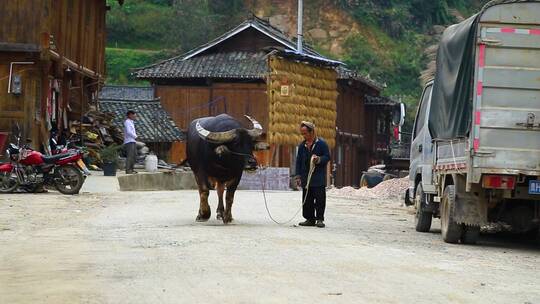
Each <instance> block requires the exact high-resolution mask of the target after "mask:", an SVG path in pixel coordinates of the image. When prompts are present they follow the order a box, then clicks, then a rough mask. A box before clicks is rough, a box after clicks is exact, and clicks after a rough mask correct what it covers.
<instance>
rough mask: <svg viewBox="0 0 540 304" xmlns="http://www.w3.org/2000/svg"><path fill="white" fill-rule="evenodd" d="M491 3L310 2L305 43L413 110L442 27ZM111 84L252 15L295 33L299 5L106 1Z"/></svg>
mask: <svg viewBox="0 0 540 304" xmlns="http://www.w3.org/2000/svg"><path fill="white" fill-rule="evenodd" d="M486 2H487V1H485V0H310V1H305V27H306V29H305V30H306V39H307V41H308V42H309V43H311V44H312V45H314V46H315V47H316V48H317V49H318V50H319V51H321V52H322V53H323V54H325V55H327V56H330V57H333V58H336V59H340V60H343V61H345V62H346V63H347V64H348V65H349V66H350V67H352V68H355V69H357V70H358V71H360V72H362V73H364V74H366V75H369V77H371V78H372V79H374V80H376V81H378V82H380V83H382V84H385V85H386V89H385V91H384V92H383V94H385V95H393V96H398V95H399V96H402V97H403V98H404V99H405V101H406V102H407V103H409V104H411V106H412V107H411V108H414V104H415V103H416V99H417V98H418V95H419V93H420V90H421V88H420V82H419V80H418V79H419V76H420V73H421V71H422V69H424V68H425V66H426V64H427V58H426V55H425V52H424V50H425V49H426V48H427V47H428V46H430V45H432V44H435V43H436V42H437V39H438V36H439V35H440V32H441V28H442V27H441V26H446V25H449V24H452V23H455V22H457V21H459V20H460V19H462V18H464V17H467V16H469V15H471V14H472V13H474V12H476V11H478V10H479V9H480V8H481V7H482V5H483V4H485V3H486ZM108 4H109V5H110V6H111V11H110V12H109V13H108V15H107V29H108V45H109V47H110V48H108V49H107V66H108V74H109V78H108V82H109V83H122V84H124V83H134V80H133V79H130V78H129V77H127V75H128V74H129V72H130V69H132V68H135V67H140V66H144V65H148V64H150V63H153V62H156V61H158V60H160V59H164V58H167V57H170V56H172V55H173V54H180V53H183V52H186V51H188V50H190V49H192V48H195V47H197V46H198V45H200V44H203V43H205V42H207V41H208V40H210V39H212V38H215V37H216V36H218V35H220V34H222V33H223V32H224V31H226V30H227V29H230V28H232V27H234V26H236V25H237V24H239V23H240V22H242V21H243V20H244V19H245V18H247V17H248V16H249V15H250V13H252V12H253V13H255V14H256V15H258V16H259V17H265V18H269V19H270V21H271V22H273V23H275V24H276V26H278V27H280V28H281V29H282V30H284V31H285V32H286V33H287V34H289V35H293V34H294V32H295V31H296V28H295V23H296V15H295V14H296V0H227V1H225V0H128V1H125V4H124V5H123V6H119V5H118V3H117V1H112V0H111V1H108Z"/></svg>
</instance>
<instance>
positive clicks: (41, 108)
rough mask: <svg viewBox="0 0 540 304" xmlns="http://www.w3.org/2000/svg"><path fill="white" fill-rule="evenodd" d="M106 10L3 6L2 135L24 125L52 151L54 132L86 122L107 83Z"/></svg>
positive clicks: (102, 4) (90, 1)
mask: <svg viewBox="0 0 540 304" xmlns="http://www.w3.org/2000/svg"><path fill="white" fill-rule="evenodd" d="M119 2H123V1H121V0H119ZM106 11H107V6H106V0H84V1H83V0H10V1H3V3H2V5H1V6H0V20H2V27H0V87H1V90H0V131H7V132H10V131H12V130H13V126H14V125H16V124H18V125H19V127H20V128H21V130H22V135H23V138H28V139H30V140H31V145H32V146H33V147H34V148H36V149H40V148H44V149H45V150H47V148H46V146H47V144H46V143H47V142H48V139H49V132H50V130H52V129H58V130H64V129H68V128H69V127H70V123H73V122H75V121H79V122H80V121H81V120H82V114H83V113H84V112H86V111H87V110H88V108H89V106H90V104H91V103H93V102H95V101H96V99H97V91H98V87H99V86H100V84H101V83H103V81H104V74H105V42H106V41H105V36H106V29H105V14H106ZM72 126H73V125H72Z"/></svg>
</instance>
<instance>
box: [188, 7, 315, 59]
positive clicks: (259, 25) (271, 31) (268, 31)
mask: <svg viewBox="0 0 540 304" xmlns="http://www.w3.org/2000/svg"><path fill="white" fill-rule="evenodd" d="M248 28H253V29H255V30H257V31H259V32H261V33H263V34H265V35H267V36H268V37H270V38H272V39H274V40H275V41H276V42H278V43H279V44H281V45H282V46H284V47H287V48H288V49H290V50H296V41H293V40H291V39H290V38H289V37H288V36H287V35H286V34H285V33H283V32H282V31H281V30H279V29H278V28H276V27H274V26H272V25H271V24H270V22H268V21H266V20H264V19H261V18H258V17H256V16H251V18H249V19H247V20H246V21H244V22H242V23H240V24H239V25H238V26H237V27H235V28H233V29H231V30H230V31H228V32H226V33H224V34H223V35H221V36H219V37H217V38H216V39H214V40H212V41H209V42H207V43H205V44H203V45H201V46H199V47H198V48H196V49H193V50H191V51H189V52H187V53H186V54H184V55H182V56H180V58H182V59H189V58H191V57H194V56H196V55H198V54H200V53H201V52H204V51H205V50H207V49H209V48H211V47H213V46H215V45H217V44H220V43H221V42H223V41H225V40H227V39H229V38H231V37H232V36H234V35H236V34H238V33H240V32H243V31H244V30H246V29H248ZM303 51H304V52H305V53H306V54H308V55H311V56H322V55H321V54H319V53H317V52H316V51H315V50H314V49H313V48H312V47H311V46H309V45H308V44H306V43H304V45H303Z"/></svg>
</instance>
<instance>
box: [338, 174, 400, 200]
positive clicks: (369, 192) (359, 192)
mask: <svg viewBox="0 0 540 304" xmlns="http://www.w3.org/2000/svg"><path fill="white" fill-rule="evenodd" d="M407 187H409V177H408V176H407V177H404V178H394V179H391V180H387V181H384V182H382V183H380V184H378V185H377V186H375V187H373V188H371V189H369V188H360V189H355V188H352V187H344V188H341V189H337V188H333V189H331V190H330V191H329V192H328V194H329V195H332V196H337V197H346V198H358V199H396V198H400V197H401V196H402V195H403V194H404V193H405V190H406V189H407Z"/></svg>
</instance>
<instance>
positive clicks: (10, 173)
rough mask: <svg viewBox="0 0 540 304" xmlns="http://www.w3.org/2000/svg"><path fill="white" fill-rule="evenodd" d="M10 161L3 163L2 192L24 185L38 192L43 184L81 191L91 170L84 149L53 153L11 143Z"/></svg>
mask: <svg viewBox="0 0 540 304" xmlns="http://www.w3.org/2000/svg"><path fill="white" fill-rule="evenodd" d="M6 152H7V155H8V157H9V160H10V162H8V163H4V164H0V192H3V193H7V192H13V191H15V190H16V189H17V188H19V187H24V188H25V189H27V190H29V191H30V192H35V191H36V190H37V189H39V188H42V187H43V186H54V187H55V188H56V189H57V190H58V191H60V192H61V193H63V194H69V195H71V194H77V193H79V191H80V190H81V187H82V185H83V183H84V180H85V178H86V176H85V174H83V173H84V172H88V169H87V168H86V166H85V164H84V162H83V161H82V157H83V153H82V151H81V150H78V149H69V150H67V151H66V152H65V153H59V154H55V155H52V156H46V155H43V154H41V153H39V152H37V151H34V150H32V149H30V148H29V147H28V146H23V147H22V148H20V147H19V146H18V145H16V144H9V146H8V149H7V151H6Z"/></svg>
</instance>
